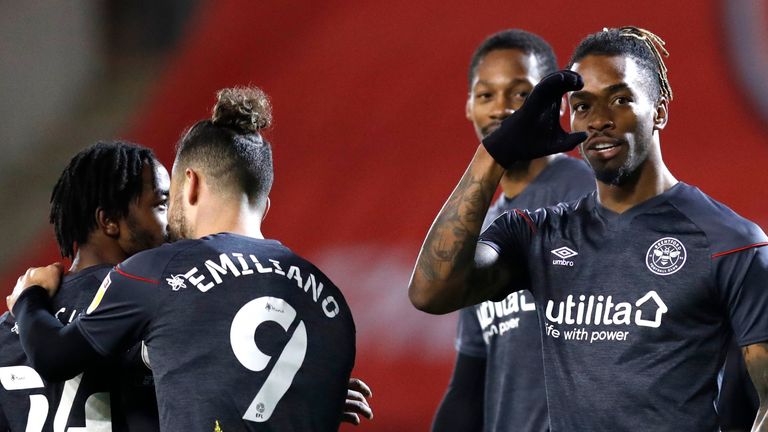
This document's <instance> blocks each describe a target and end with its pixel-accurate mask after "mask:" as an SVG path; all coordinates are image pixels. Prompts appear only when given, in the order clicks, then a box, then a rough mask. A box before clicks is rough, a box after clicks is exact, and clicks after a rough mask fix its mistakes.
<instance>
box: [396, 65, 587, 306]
mask: <svg viewBox="0 0 768 432" xmlns="http://www.w3.org/2000/svg"><path fill="white" fill-rule="evenodd" d="M583 85H584V84H583V82H582V79H581V76H579V74H577V73H575V72H572V71H568V70H563V71H559V72H555V73H553V74H550V75H547V76H546V77H544V78H543V79H542V80H541V81H540V82H539V83H538V84H537V85H536V86H535V87H534V88H533V90H532V91H531V94H530V95H529V96H528V98H527V99H526V101H525V103H524V104H523V105H522V106H521V107H520V109H518V110H517V111H515V112H514V113H513V114H512V115H510V116H509V117H507V118H506V119H504V121H503V122H502V123H501V125H500V126H499V128H498V129H497V130H496V131H494V132H493V133H491V134H490V135H489V136H488V137H486V138H485V139H483V145H482V146H480V147H479V148H478V149H477V152H476V153H475V156H474V158H473V159H472V162H471V163H470V164H469V167H468V168H467V171H466V172H465V173H464V176H463V177H462V179H461V181H460V182H459V184H458V185H457V186H456V189H454V191H453V193H452V194H451V196H450V197H449V198H448V201H447V202H446V203H445V205H444V206H443V208H442V210H440V213H439V214H438V215H437V218H436V219H435V222H434V223H433V224H432V227H431V228H430V230H429V233H428V234H427V238H426V240H425V241H424V244H423V245H422V247H421V252H420V253H419V258H418V261H417V262H416V268H415V269H414V272H413V275H412V276H411V282H410V285H409V289H408V294H409V296H410V299H411V302H412V303H413V304H414V306H416V307H417V308H418V309H421V310H423V311H426V312H430V313H447V312H450V311H453V310H457V309H459V308H461V307H464V306H467V305H471V304H475V303H479V302H480V301H483V300H486V299H489V298H490V299H492V298H496V297H498V296H499V295H501V294H502V293H503V290H504V288H505V287H504V286H502V285H503V284H502V283H500V282H501V281H504V280H506V278H505V277H503V276H502V275H499V274H497V273H500V272H507V271H509V269H507V268H504V267H503V266H498V265H493V262H495V259H496V258H494V253H495V252H494V251H491V250H488V249H490V247H489V246H486V245H482V244H480V245H478V244H477V239H478V236H479V235H480V228H481V227H482V223H483V217H484V215H485V214H486V212H487V211H488V207H489V206H490V203H491V199H492V198H493V194H494V193H495V192H496V188H497V187H498V185H499V181H500V180H501V177H502V175H503V174H504V167H509V166H510V165H511V164H512V163H513V162H515V161H525V160H532V159H536V158H539V157H542V156H547V155H551V154H555V153H560V152H564V151H568V150H571V149H573V148H574V147H576V145H578V144H579V143H581V142H582V141H584V140H585V139H586V138H587V134H586V133H584V132H578V133H570V134H569V133H567V132H565V131H564V130H563V128H562V127H561V126H560V102H561V100H562V97H563V95H564V94H565V93H566V92H569V91H574V90H579V89H581V88H582V87H583ZM470 287H475V288H470Z"/></svg>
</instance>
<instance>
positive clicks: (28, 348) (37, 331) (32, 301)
mask: <svg viewBox="0 0 768 432" xmlns="http://www.w3.org/2000/svg"><path fill="white" fill-rule="evenodd" d="M13 313H14V315H15V316H16V320H17V322H18V323H19V339H20V341H21V345H22V347H23V348H24V351H25V352H26V354H27V357H28V358H29V361H30V363H32V367H33V368H34V369H35V370H36V371H37V372H38V373H39V374H40V375H41V376H42V377H43V378H44V379H46V380H48V381H64V380H67V379H69V378H72V377H74V376H76V375H77V374H78V373H80V372H82V371H83V370H84V369H85V368H86V367H87V366H88V365H89V364H91V363H92V362H93V361H95V360H96V359H97V358H98V354H96V352H95V351H94V350H93V348H92V347H91V346H90V344H88V342H87V341H86V340H85V338H84V337H83V336H82V334H80V331H79V330H78V329H77V327H76V326H74V325H69V326H62V324H61V323H60V322H59V320H57V319H56V318H55V317H54V316H53V315H51V313H50V311H49V310H48V294H47V293H46V292H45V290H43V289H42V288H39V287H33V288H30V289H29V292H28V293H24V294H23V295H22V296H21V297H19V299H18V300H17V302H16V305H15V306H14V307H13Z"/></svg>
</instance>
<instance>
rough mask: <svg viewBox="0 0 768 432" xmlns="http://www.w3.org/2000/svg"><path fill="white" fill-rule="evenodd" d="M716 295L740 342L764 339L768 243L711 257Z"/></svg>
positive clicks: (766, 337) (767, 320)
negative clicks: (718, 293) (722, 304)
mask: <svg viewBox="0 0 768 432" xmlns="http://www.w3.org/2000/svg"><path fill="white" fill-rule="evenodd" d="M713 260H715V272H716V278H717V283H718V286H719V290H720V296H721V297H722V299H723V301H724V302H725V305H726V307H727V310H728V314H729V317H730V320H731V325H732V327H733V331H734V333H735V335H736V342H737V343H738V344H739V345H740V346H746V345H751V344H754V343H758V342H765V341H768V313H766V310H768V246H762V247H752V248H750V249H746V250H741V251H734V252H733V253H728V254H725V255H722V256H716V257H713Z"/></svg>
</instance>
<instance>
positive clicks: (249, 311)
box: [8, 88, 355, 432]
mask: <svg viewBox="0 0 768 432" xmlns="http://www.w3.org/2000/svg"><path fill="white" fill-rule="evenodd" d="M271 115H272V114H271V107H270V104H269V100H268V99H267V96H266V95H265V94H264V93H263V92H262V91H261V90H260V89H257V88H236V89H225V90H222V91H220V92H219V94H218V102H217V104H216V106H215V107H214V110H213V116H212V118H211V119H208V120H201V121H199V122H197V123H196V124H195V125H193V126H192V127H191V128H190V129H189V130H188V131H187V132H186V133H185V134H184V135H183V137H182V138H181V141H180V142H179V144H178V147H177V151H176V159H175V162H174V165H173V171H172V180H171V188H170V196H171V205H170V207H169V233H170V235H171V238H172V239H174V240H177V241H175V242H174V243H171V244H167V245H164V246H162V247H159V248H156V249H153V250H149V251H145V252H141V253H138V254H136V255H134V256H133V257H132V258H130V259H128V260H127V261H125V262H123V263H121V264H119V265H118V266H116V267H115V269H114V270H113V271H112V272H110V273H109V275H108V276H107V277H106V278H105V279H104V282H103V283H102V285H101V287H100V289H99V291H98V293H97V294H96V296H95V297H94V299H93V302H92V303H91V305H90V306H89V308H88V310H87V312H86V314H85V315H84V316H82V317H80V318H78V319H77V320H75V321H74V324H75V325H69V326H66V327H62V326H61V324H60V323H59V322H58V321H57V320H56V319H55V318H54V317H53V316H52V315H51V314H50V312H49V311H48V309H47V305H48V302H49V295H50V294H51V293H53V292H55V290H56V288H57V286H58V284H59V278H60V275H61V267H60V266H59V265H56V264H54V265H51V266H48V267H44V268H38V269H30V270H29V271H28V272H27V273H26V275H25V276H23V277H21V278H20V279H19V282H18V283H17V286H16V289H15V290H14V294H13V295H12V296H11V297H9V299H8V306H9V309H10V310H12V311H13V312H14V314H15V316H16V318H17V320H18V322H19V323H20V326H22V327H23V328H24V329H25V331H24V332H22V335H21V340H22V345H23V346H24V348H25V351H26V352H27V354H28V355H29V358H30V360H31V362H32V364H33V365H34V367H35V369H37V370H38V371H39V372H40V373H41V375H43V376H44V377H45V376H59V377H70V376H74V375H76V374H77V373H79V372H80V370H82V368H83V367H85V365H89V364H92V363H95V362H98V361H101V360H102V359H103V357H104V356H108V355H111V354H113V353H117V352H121V351H122V350H124V349H126V348H128V347H130V346H131V345H132V344H134V343H136V342H137V341H138V340H142V339H143V340H144V341H145V343H146V345H147V351H148V357H149V361H150V362H151V365H152V372H153V376H154V379H155V386H156V389H157V399H158V405H159V413H160V427H161V430H163V431H213V430H221V431H225V432H231V431H239V430H253V431H256V430H258V431H307V430H312V431H335V430H337V429H338V427H339V424H340V422H341V420H342V412H343V410H344V407H345V397H346V395H347V384H348V380H349V377H350V372H351V370H352V366H353V364H354V359H355V326H354V322H353V320H352V315H351V312H350V310H349V307H348V306H347V303H346V301H345V300H344V297H343V295H342V293H341V292H340V291H339V290H338V288H336V286H335V285H334V284H333V282H331V281H330V280H329V279H328V278H327V277H326V276H325V275H324V274H323V273H322V272H321V271H320V270H319V269H318V268H317V267H315V266H314V265H312V264H311V263H310V262H308V261H306V260H304V259H302V258H301V257H299V256H297V255H296V254H294V253H293V252H292V251H291V250H289V249H288V248H287V247H285V246H283V245H282V244H281V243H280V242H278V241H276V240H270V239H265V238H264V236H263V235H262V233H261V223H262V220H263V218H264V216H265V215H266V213H267V211H268V209H269V198H268V195H269V191H270V189H271V187H272V181H273V177H274V176H273V168H272V150H271V145H270V143H269V142H268V141H267V140H266V138H264V136H263V135H262V133H261V132H262V130H263V129H265V128H267V127H269V126H270V124H271ZM62 358H64V359H66V361H61V359H62Z"/></svg>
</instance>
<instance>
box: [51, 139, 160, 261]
mask: <svg viewBox="0 0 768 432" xmlns="http://www.w3.org/2000/svg"><path fill="white" fill-rule="evenodd" d="M156 161H157V159H156V157H155V155H154V153H152V150H150V149H148V148H146V147H141V146H138V145H136V144H132V143H128V142H123V141H111V142H98V143H96V144H94V145H92V146H90V147H88V148H86V149H84V150H82V151H81V152H80V153H78V154H76V155H75V157H73V158H72V160H70V161H69V164H68V165H67V166H66V168H64V171H62V173H61V176H60V177H59V180H58V181H57V182H56V186H54V187H53V193H52V194H51V212H50V216H49V221H50V223H52V224H53V228H54V231H55V233H56V242H57V243H58V244H59V250H60V251H61V256H63V257H66V258H73V257H74V255H75V251H76V249H77V248H78V247H79V246H80V245H83V244H85V243H86V242H87V241H88V236H89V235H90V233H91V231H93V229H94V228H96V226H97V222H96V211H97V210H98V209H102V210H103V211H104V212H105V213H106V214H107V215H108V216H110V217H113V218H120V217H123V216H126V215H127V214H128V206H129V205H130V203H131V202H132V201H133V200H135V199H138V198H139V196H140V195H141V193H142V189H143V178H142V170H143V169H144V166H145V165H146V164H154V163H156Z"/></svg>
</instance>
